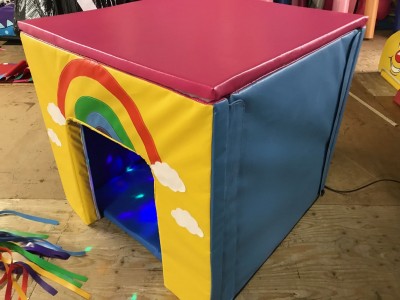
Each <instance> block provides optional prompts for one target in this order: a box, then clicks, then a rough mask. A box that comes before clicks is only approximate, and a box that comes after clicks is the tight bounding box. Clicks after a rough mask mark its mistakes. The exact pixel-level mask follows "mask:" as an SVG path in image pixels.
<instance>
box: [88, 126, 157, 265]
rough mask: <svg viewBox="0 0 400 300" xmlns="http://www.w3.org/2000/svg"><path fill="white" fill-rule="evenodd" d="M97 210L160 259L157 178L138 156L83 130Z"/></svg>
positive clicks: (94, 133) (89, 131)
mask: <svg viewBox="0 0 400 300" xmlns="http://www.w3.org/2000/svg"><path fill="white" fill-rule="evenodd" d="M82 136H83V141H84V146H85V147H86V153H87V161H90V163H89V164H90V166H89V171H90V172H91V178H92V181H93V182H92V183H93V184H92V185H93V189H94V193H95V196H96V197H95V198H96V202H97V207H98V209H99V212H100V214H101V215H103V216H105V217H106V218H108V219H109V220H111V221H112V222H113V223H115V224H116V225H117V226H119V227H121V228H122V229H123V230H125V231H126V232H127V233H128V234H129V235H131V236H132V237H134V238H135V239H136V240H138V241H139V242H141V243H142V244H143V245H144V246H145V247H147V248H148V249H149V250H150V251H151V252H152V253H153V254H154V255H155V256H156V257H157V258H159V259H161V250H160V238H159V233H158V222H157V211H156V206H155V201H154V178H153V175H152V173H151V170H150V167H149V166H148V165H147V164H146V162H145V161H144V160H143V159H142V158H141V157H140V156H139V155H137V154H136V153H134V152H132V151H129V150H127V149H125V148H124V147H121V146H120V145H118V144H117V143H114V142H112V141H110V140H109V139H107V138H105V137H103V136H101V135H99V134H98V133H96V132H94V131H92V130H90V129H88V128H86V127H84V126H83V127H82Z"/></svg>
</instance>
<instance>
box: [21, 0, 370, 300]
mask: <svg viewBox="0 0 400 300" xmlns="http://www.w3.org/2000/svg"><path fill="white" fill-rule="evenodd" d="M365 22H366V18H364V17H362V16H356V15H348V14H341V13H334V12H327V11H320V10H313V9H306V8H299V7H294V6H288V5H279V4H274V3H268V2H266V1H256V0H251V1H233V2H232V1H223V0H221V1H211V0H207V1H181V0H170V1H161V0H146V1H138V2H135V3H130V4H126V5H120V6H115V7H112V8H106V9H101V10H93V11H87V12H83V13H76V14H69V15H63V16H57V17H50V18H42V19H37V20H29V21H24V22H20V23H19V26H20V28H21V29H22V31H23V33H22V35H21V39H22V41H23V44H24V48H25V49H26V56H27V59H28V62H29V65H30V67H31V70H32V73H33V78H34V82H35V86H36V91H37V95H38V98H39V101H40V106H41V109H42V113H43V117H44V121H45V124H46V127H47V133H48V135H49V138H50V140H51V144H52V149H53V152H54V155H55V159H56V162H57V166H58V169H59V172H60V176H61V180H62V184H63V186H64V190H65V193H66V197H67V199H68V201H69V202H70V204H71V206H72V207H73V208H74V210H75V211H76V212H77V213H78V215H79V216H80V217H81V218H82V219H83V220H84V221H85V222H86V223H91V222H94V221H95V220H96V219H98V218H100V217H103V216H104V217H106V218H109V219H110V220H111V221H113V222H114V223H116V224H117V225H118V226H120V227H121V228H122V229H123V230H125V231H126V232H127V233H128V234H130V235H131V236H132V237H134V238H136V239H137V240H138V241H140V242H141V243H142V244H143V245H144V246H145V247H147V249H149V251H151V252H152V253H153V254H154V255H155V256H156V257H158V258H160V259H161V260H162V264H163V276H164V283H165V285H166V287H167V288H169V289H170V290H171V291H172V292H173V293H175V294H176V295H177V296H178V297H179V298H181V299H210V298H212V299H218V300H219V299H232V298H233V297H234V296H235V295H236V294H237V293H238V292H239V291H240V290H241V289H242V288H243V286H244V285H245V284H246V282H247V281H248V280H249V279H250V278H251V276H252V275H253V274H254V273H255V272H256V271H257V269H258V268H259V267H260V266H261V265H262V264H263V262H264V261H265V260H266V259H267V258H268V256H269V255H270V254H271V253H272V252H273V250H274V249H275V248H276V247H277V246H278V245H279V243H280V242H281V241H282V239H283V238H284V237H285V236H286V235H287V234H288V233H289V231H290V230H291V229H292V228H293V226H294V225H295V224H296V223H297V221H298V220H299V219H300V218H301V216H302V215H303V214H304V213H305V212H306V211H307V209H308V208H309V207H310V206H311V205H312V203H313V202H314V200H315V199H316V198H317V197H318V196H319V195H320V193H321V191H322V189H323V187H324V182H325V178H326V174H327V170H328V166H329V161H330V158H331V156H332V151H333V148H334V144H335V140H336V136H337V132H338V128H339V125H340V120H341V116H342V113H343V108H344V102H345V99H346V96H347V93H348V88H349V82H350V80H351V76H352V72H353V69H354V65H355V61H356V57H357V53H358V50H359V47H360V43H361V40H362V37H363V30H362V28H363V26H364V25H365ZM83 23H84V24H85V26H81V25H79V30H76V28H75V25H74V24H83ZM66 24H69V26H66ZM98 28H102V31H101V33H99V31H98ZM115 28H123V30H117V31H116V30H115ZM275 28H280V30H275ZM104 36H107V43H104ZM43 57H46V59H45V60H44V59H43Z"/></svg>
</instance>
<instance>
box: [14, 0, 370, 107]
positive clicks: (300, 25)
mask: <svg viewBox="0 0 400 300" xmlns="http://www.w3.org/2000/svg"><path fill="white" fill-rule="evenodd" d="M366 21H367V19H366V18H365V17H363V16H360V15H350V14H342V13H335V12H330V11H322V10H317V9H309V8H301V7H295V6H290V5H283V4H274V3H268V2H266V1H262V0H142V1H139V2H133V3H129V4H124V5H119V6H114V7H110V8H104V9H99V10H93V11H87V12H82V13H74V14H68V15H61V16H56V17H48V18H41V19H34V20H27V21H23V22H19V23H18V24H19V27H20V29H21V30H22V31H24V32H25V33H27V34H29V35H31V36H33V37H35V38H38V39H41V40H43V41H45V42H47V43H50V44H53V45H55V46H57V47H60V48H63V49H66V50H68V51H71V52H74V53H77V54H79V55H82V56H85V57H88V58H91V59H94V60H97V61H99V62H102V63H104V64H106V65H109V66H111V67H114V68H116V69H119V70H121V71H124V72H127V73H130V74H133V75H135V76H138V77H141V78H143V79H146V80H149V81H152V82H155V83H157V84H160V85H162V86H165V87H167V88H170V89H173V90H176V91H178V92H180V93H183V94H186V95H190V96H192V97H194V98H198V99H201V100H203V101H204V102H213V101H217V100H219V99H221V98H222V97H224V96H226V95H228V94H230V93H232V92H234V91H236V90H238V89H240V88H241V87H243V86H246V85H247V84H249V83H251V82H253V81H254V80H257V79H258V78H260V77H261V76H264V75H265V74H268V73H270V72H273V71H274V70H276V69H279V68H281V67H282V66H285V65H287V64H289V63H291V62H293V61H294V60H296V59H298V58H300V57H302V56H304V55H305V54H307V53H310V52H311V51H313V50H315V49H317V48H319V47H321V46H323V45H325V44H326V43H328V42H330V41H332V40H334V39H336V38H338V37H340V36H342V35H343V34H346V33H347V32H349V31H351V30H353V29H355V28H361V27H363V26H364V25H365V23H366Z"/></svg>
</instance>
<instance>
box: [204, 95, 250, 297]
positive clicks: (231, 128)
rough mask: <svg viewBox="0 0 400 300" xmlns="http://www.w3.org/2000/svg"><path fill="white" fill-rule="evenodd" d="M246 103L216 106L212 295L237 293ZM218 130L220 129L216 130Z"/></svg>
mask: <svg viewBox="0 0 400 300" xmlns="http://www.w3.org/2000/svg"><path fill="white" fill-rule="evenodd" d="M243 115H244V102H243V101H241V100H237V101H234V102H232V103H229V102H228V100H226V99H225V100H223V101H222V102H219V103H217V104H216V105H215V106H214V124H213V128H214V130H213V145H212V146H213V152H212V162H213V163H212V174H211V175H212V178H211V182H212V185H211V194H212V199H211V280H212V287H211V288H212V289H211V298H212V299H226V297H225V296H223V295H232V294H233V295H234V294H235V265H234V264H233V263H231V258H232V257H235V256H236V255H235V253H234V251H235V250H236V248H237V247H236V243H237V241H236V237H237V233H236V228H237V224H236V223H235V222H236V219H235V218H234V217H232V216H236V215H237V212H236V210H237V207H236V206H237V203H238V202H237V201H233V200H234V199H235V198H236V193H237V187H238V183H237V180H238V179H239V167H240V152H241V145H242V141H241V140H242V135H241V134H242V132H243V128H242V120H243ZM215 129H218V130H215Z"/></svg>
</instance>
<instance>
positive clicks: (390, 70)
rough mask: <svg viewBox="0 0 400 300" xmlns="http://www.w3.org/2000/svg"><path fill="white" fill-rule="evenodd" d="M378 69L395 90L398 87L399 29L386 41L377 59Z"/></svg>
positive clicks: (399, 61) (399, 69) (399, 74)
mask: <svg viewBox="0 0 400 300" xmlns="http://www.w3.org/2000/svg"><path fill="white" fill-rule="evenodd" d="M379 71H380V72H381V75H382V77H383V78H385V79H386V80H387V81H388V82H389V83H390V84H391V85H392V86H393V87H394V88H395V89H396V90H399V89H400V31H398V32H396V33H395V34H393V35H392V36H391V37H390V38H389V39H388V40H387V41H386V44H385V47H384V48H383V51H382V56H381V59H380V61H379Z"/></svg>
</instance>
